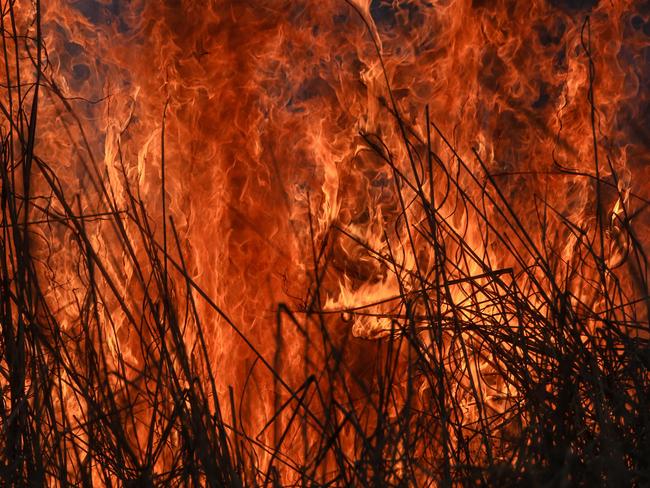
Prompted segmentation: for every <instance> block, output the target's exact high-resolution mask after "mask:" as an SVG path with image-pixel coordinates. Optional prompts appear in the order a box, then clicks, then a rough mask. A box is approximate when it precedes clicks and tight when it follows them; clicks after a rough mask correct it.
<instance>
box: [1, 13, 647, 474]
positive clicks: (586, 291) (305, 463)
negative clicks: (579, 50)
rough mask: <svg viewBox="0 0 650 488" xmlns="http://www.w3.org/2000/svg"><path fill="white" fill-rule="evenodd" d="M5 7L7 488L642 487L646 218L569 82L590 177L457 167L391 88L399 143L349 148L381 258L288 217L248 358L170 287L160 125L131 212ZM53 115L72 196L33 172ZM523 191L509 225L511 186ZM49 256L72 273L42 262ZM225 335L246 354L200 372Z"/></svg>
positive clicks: (125, 193) (356, 229)
mask: <svg viewBox="0 0 650 488" xmlns="http://www.w3.org/2000/svg"><path fill="white" fill-rule="evenodd" d="M355 5H356V3H352V6H353V7H354V6H355ZM16 8H17V7H15V6H14V4H13V3H11V2H9V3H5V4H3V25H4V37H3V56H4V67H5V73H4V74H3V80H4V81H3V84H2V106H1V108H2V114H3V115H2V129H1V134H0V135H1V138H2V140H1V151H2V174H1V181H2V221H1V229H2V234H3V239H2V245H1V247H0V250H1V254H2V265H1V266H2V271H1V273H2V301H1V305H2V312H1V313H2V318H1V328H2V338H1V339H0V352H1V355H0V387H1V388H2V401H1V403H0V429H1V430H2V435H0V449H1V451H0V452H1V454H0V459H1V462H2V466H1V471H0V479H2V480H3V483H4V484H5V485H7V486H10V485H11V486H13V485H16V486H17V485H21V486H22V485H30V486H31V485H33V486H38V485H46V484H47V485H60V486H67V485H71V484H72V485H83V486H90V485H95V484H97V485H110V486H112V485H116V484H117V485H124V486H152V485H156V486H158V485H174V486H177V485H187V484H191V485H211V486H213V485H214V486H224V485H228V486H243V485H246V486H249V485H250V486H255V485H274V486H275V485H278V486H279V485H286V484H297V485H318V486H320V485H332V484H334V485H340V486H350V485H354V486H384V485H391V486H392V485H410V484H416V485H430V484H435V483H437V484H440V485H443V486H451V485H467V484H483V485H484V484H488V485H494V486H510V485H521V484H523V483H526V484H531V485H533V486H538V485H539V486H566V485H571V486H572V485H588V486H591V485H620V486H629V485H633V484H636V485H642V484H645V483H648V482H650V479H648V478H649V472H650V470H649V466H648V457H647V453H648V452H650V439H649V437H648V436H649V433H648V426H649V425H650V424H649V419H648V408H647V407H648V394H649V380H650V378H649V377H648V363H649V362H650V350H649V343H648V339H649V335H648V317H649V316H650V314H649V311H648V308H649V307H650V302H649V301H648V300H649V298H648V287H647V259H646V256H645V252H644V248H643V240H642V238H640V237H639V236H638V234H637V232H638V231H636V230H635V222H636V221H637V217H638V215H640V214H641V213H642V212H643V211H644V209H645V207H646V205H647V204H648V201H647V200H645V199H644V197H642V196H641V194H637V193H635V192H634V191H633V190H632V189H631V188H632V187H631V185H630V182H629V181H628V180H629V178H628V180H626V177H625V176H624V175H621V174H620V172H619V171H617V170H616V169H615V167H614V165H613V164H612V162H611V160H610V159H609V157H608V156H607V155H606V154H605V155H603V154H602V153H601V154H599V153H598V143H597V130H596V128H595V124H596V121H595V120H596V115H595V114H596V112H597V109H596V104H595V102H594V88H593V85H592V84H591V83H590V87H589V90H588V98H587V100H586V101H585V103H587V104H588V105H589V106H590V110H591V114H592V117H591V123H592V124H593V125H592V128H593V131H592V135H593V148H594V151H593V154H592V156H593V165H592V169H591V170H590V171H575V170H571V169H568V168H565V167H563V166H560V165H556V169H555V170H554V172H552V173H548V172H547V173H544V172H538V173H535V172H529V173H526V174H515V172H507V171H496V170H495V169H494V168H493V167H490V165H491V162H490V161H489V160H488V159H489V158H488V157H486V154H485V148H484V147H481V146H480V145H476V146H475V147H474V148H472V149H471V150H470V151H467V150H466V149H465V150H464V151H461V149H460V148H459V147H457V145H456V144H455V143H452V142H451V140H450V139H449V137H448V135H447V134H445V132H444V131H443V130H442V129H441V128H440V126H439V125H438V123H437V121H436V120H432V119H431V118H430V114H429V112H428V110H426V111H425V114H424V117H423V120H424V124H419V125H418V124H413V123H411V122H409V121H408V120H407V118H406V117H405V116H404V115H402V112H401V111H400V107H399V103H398V102H396V100H395V97H394V94H393V93H392V92H391V91H390V90H389V91H388V93H387V96H385V97H383V98H380V99H379V102H378V103H379V105H380V106H381V108H380V110H381V114H382V117H383V120H385V121H386V124H387V125H388V126H390V127H392V128H393V129H394V131H395V134H397V136H396V137H393V138H392V139H391V140H386V138H385V137H384V135H382V133H381V131H377V132H371V131H361V132H360V134H359V137H360V140H361V141H362V142H361V146H362V147H363V151H362V152H363V154H364V155H365V156H364V157H367V158H372V159H373V161H375V164H377V165H379V166H380V167H381V168H382V171H383V173H382V174H383V177H382V178H383V179H382V180H381V181H382V182H383V183H382V185H383V186H382V185H380V186H381V188H382V191H384V192H385V193H384V194H383V195H385V200H382V201H383V202H388V203H386V205H385V206H384V207H383V214H382V215H381V219H383V220H381V219H378V220H377V221H378V222H381V223H383V228H382V229H381V233H380V235H379V238H377V235H376V234H375V235H372V234H366V235H364V234H363V232H362V230H363V229H364V227H363V225H361V224H362V223H365V222H367V221H369V220H372V219H371V216H367V215H366V216H365V217H363V216H361V217H355V218H349V219H345V218H340V219H337V220H335V221H334V222H330V223H329V224H328V225H326V226H324V227H323V226H319V223H320V222H319V220H318V217H319V216H318V215H317V212H316V211H315V210H314V209H313V208H312V195H311V194H308V195H307V197H306V199H305V201H306V202H307V205H306V208H307V221H306V222H307V224H306V225H307V227H308V232H307V235H308V236H309V239H308V245H307V249H308V250H309V252H308V256H309V258H308V259H307V261H306V262H307V264H305V266H304V275H305V276H306V278H305V282H306V284H307V291H306V292H305V293H304V295H303V296H300V297H296V298H295V299H289V297H287V300H286V303H283V304H280V305H274V307H277V308H276V309H275V315H274V319H273V320H268V321H267V323H268V324H272V325H273V326H274V327H273V328H269V329H268V330H266V331H265V334H266V335H265V337H266V338H267V339H266V341H267V343H268V342H269V341H271V342H272V347H271V348H269V347H266V348H265V349H264V350H262V349H261V348H260V344H259V337H258V336H256V337H250V336H249V334H248V332H249V331H250V328H248V327H246V324H242V323H238V322H237V321H236V320H235V319H233V318H231V317H230V316H229V311H228V310H226V309H223V307H222V306H221V305H220V304H219V300H218V299H216V298H215V297H213V296H211V294H210V293H209V292H207V291H206V290H205V289H204V288H203V287H202V286H201V285H200V282H201V280H200V277H199V278H197V273H196V271H195V270H193V269H192V260H191V256H190V255H188V249H190V250H191V248H190V247H189V246H188V245H187V243H186V242H184V240H183V239H184V238H183V236H182V235H181V234H180V233H179V231H178V226H177V224H176V222H175V220H174V218H173V216H172V215H171V212H170V210H168V209H169V207H170V201H169V197H168V192H167V191H166V186H168V185H169V184H170V182H169V181H168V179H167V176H166V171H165V168H166V164H167V159H166V155H165V135H166V130H165V124H166V118H165V115H163V116H162V117H161V119H160V125H161V127H162V130H161V133H160V140H159V141H157V143H158V144H159V145H160V152H159V156H160V158H159V161H158V164H160V169H161V172H160V176H161V178H160V179H159V180H158V184H159V188H160V190H161V191H160V199H159V201H158V202H157V205H158V207H157V209H156V210H155V211H154V210H152V209H151V208H150V205H152V204H151V200H148V199H146V198H144V197H142V195H141V190H142V189H141V188H140V187H139V186H138V182H137V181H135V182H134V178H133V175H132V174H130V172H129V164H128V161H126V162H125V161H124V159H123V154H122V152H121V147H118V149H117V158H116V160H117V161H118V162H119V164H118V165H117V166H116V167H113V168H108V166H107V165H106V164H105V162H104V161H99V160H96V159H94V158H93V157H92V154H93V150H92V149H91V146H92V140H91V139H92V138H93V137H95V135H93V134H87V131H88V130H90V129H88V128H87V127H85V126H84V122H83V121H82V120H81V119H80V118H79V117H78V116H77V115H76V114H75V111H74V110H73V108H72V106H71V105H70V103H69V101H68V100H67V99H66V98H65V97H64V96H63V95H62V90H61V89H60V87H58V86H57V84H56V83H55V82H54V78H52V76H51V69H52V66H51V64H50V62H49V58H48V53H47V51H46V50H45V49H44V48H43V43H42V42H41V32H40V22H41V19H40V10H39V4H38V2H37V3H36V10H35V11H34V12H32V14H33V15H32V16H30V17H29V19H31V20H32V21H33V23H32V24H31V26H29V27H28V28H27V30H26V32H29V33H31V34H33V35H31V36H25V35H24V32H25V31H24V30H22V29H23V24H22V22H24V21H25V18H24V17H23V18H22V19H21V18H19V16H20V15H25V14H24V13H20V12H17V11H16ZM359 12H360V13H361V18H364V21H365V22H367V18H366V17H364V13H363V12H362V11H361V10H359ZM370 27H371V26H370V25H368V28H370ZM589 29H590V24H589V20H588V19H587V20H586V21H585V22H584V25H583V36H584V37H583V48H584V50H583V56H585V57H586V59H588V61H587V62H588V65H589V67H590V72H589V76H590V81H591V80H592V79H593V77H594V76H595V68H594V65H593V63H592V62H591V47H590V30H589ZM377 35H378V34H377ZM376 46H377V45H376ZM377 47H378V46H377ZM378 55H381V52H380V51H379V48H378ZM384 72H385V71H384ZM386 81H388V78H386ZM57 111H58V112H57ZM57 113H58V117H59V118H60V119H61V120H63V121H64V122H65V124H67V126H68V127H69V131H70V134H71V135H70V139H71V140H74V141H75V147H74V150H75V151H76V152H77V153H78V154H81V156H80V160H81V161H83V166H84V174H83V176H82V177H83V179H84V181H85V185H84V187H85V192H84V193H83V194H78V193H76V192H74V191H71V190H70V185H69V183H68V182H67V181H62V178H61V176H60V175H61V174H62V173H65V172H66V171H67V169H66V168H67V166H66V164H67V163H66V161H61V160H58V159H56V158H54V159H53V158H51V157H49V155H48V154H43V153H40V152H39V143H38V139H39V137H40V134H41V132H47V131H48V130H49V128H50V127H51V125H52V124H53V120H54V119H53V117H55V116H56V114H57ZM165 113H166V112H165ZM65 124H64V125H65ZM126 130H127V129H126V128H125V129H124V131H125V132H126ZM521 178H524V179H525V180H526V181H527V183H526V185H527V186H526V185H524V186H521V185H520V183H519V182H520V181H521ZM560 180H561V181H563V182H567V181H568V182H571V181H573V180H579V181H580V182H581V183H582V184H584V185H586V186H587V188H588V189H589V190H590V197H589V200H588V203H587V205H585V208H586V209H587V211H586V213H584V214H581V216H582V218H581V220H580V221H576V220H574V218H573V217H574V216H573V215H569V214H567V212H565V211H564V209H562V208H558V207H557V206H556V205H555V203H554V202H555V201H556V200H555V199H552V198H548V199H545V198H544V195H552V194H553V188H551V189H550V191H549V188H548V185H549V184H550V185H551V186H552V185H554V184H557V182H558V181H560ZM549 182H550V183H549ZM543 184H545V185H547V188H546V191H538V192H531V193H530V200H532V201H533V204H532V205H527V206H526V207H523V206H521V205H520V203H519V201H520V200H521V198H520V197H518V196H517V191H518V190H517V189H518V188H524V189H528V188H531V186H533V187H534V186H535V185H543ZM569 184H570V183H569ZM518 185H520V186H518ZM641 190H645V188H641ZM519 191H523V190H519ZM641 193H643V192H641ZM314 205H315V204H314ZM523 208H526V209H528V210H530V209H531V208H532V209H534V210H535V212H534V213H531V212H529V211H526V212H523V211H522V209H523ZM158 210H160V212H158ZM364 219H365V220H364ZM62 250H63V251H62ZM62 252H63V254H64V255H65V256H66V261H65V263H64V265H65V268H66V269H67V270H69V271H71V273H70V275H66V276H60V275H59V274H58V271H57V270H60V269H61V264H60V263H57V264H53V263H51V261H50V259H51V256H52V255H53V254H57V255H61V253H62ZM341 256H346V258H342V257H341ZM350 256H354V259H352V258H350ZM342 274H344V275H345V276H347V280H348V281H347V282H346V283H345V284H344V286H340V289H338V287H339V284H340V282H341V279H340V276H341V275H342ZM220 279H221V280H223V281H225V282H228V279H229V277H228V276H225V277H221V278H220ZM233 286H234V285H233ZM334 289H336V291H337V293H333V292H332V290H334ZM377 290H380V291H381V293H379V292H376V291H377ZM252 313H255V311H252ZM261 313H262V312H260V314H261ZM206 324H207V325H206ZM215 324H217V325H218V327H219V328H221V329H220V330H215V327H216V326H215ZM224 331H226V332H224ZM224 334H230V335H228V337H233V338H234V339H233V343H234V342H237V343H238V344H243V346H240V348H237V349H236V350H235V349H233V356H232V357H231V358H229V359H228V360H227V361H225V362H224V361H216V360H215V354H214V352H213V349H212V348H213V347H214V343H215V341H217V342H218V341H220V340H221V341H224V340H225V339H224V337H225V335H224ZM267 346H268V344H267ZM241 347H243V348H244V350H245V351H246V358H244V359H241V357H239V356H238V355H237V354H238V353H237V351H240V350H241ZM269 350H270V351H271V354H269V353H268V351H269ZM232 369H241V370H244V371H245V374H244V375H243V376H244V377H245V380H244V382H243V385H242V386H241V388H234V387H229V385H228V381H229V378H230V375H231V370H232ZM258 403H263V407H264V408H261V407H260V406H259V405H258ZM260 412H262V413H260ZM260 418H261V420H260ZM253 420H255V421H253Z"/></svg>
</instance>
